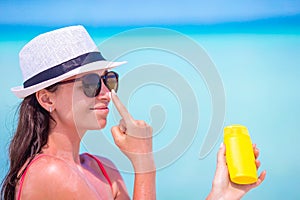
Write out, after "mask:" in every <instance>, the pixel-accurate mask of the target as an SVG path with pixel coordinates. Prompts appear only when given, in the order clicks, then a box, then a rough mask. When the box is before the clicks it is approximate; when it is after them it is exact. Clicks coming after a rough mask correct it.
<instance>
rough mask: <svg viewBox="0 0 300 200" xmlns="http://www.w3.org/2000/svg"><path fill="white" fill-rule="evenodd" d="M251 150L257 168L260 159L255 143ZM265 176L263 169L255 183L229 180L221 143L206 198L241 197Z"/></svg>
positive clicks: (232, 198)
mask: <svg viewBox="0 0 300 200" xmlns="http://www.w3.org/2000/svg"><path fill="white" fill-rule="evenodd" d="M253 151H254V155H255V159H256V160H255V164H256V167H257V168H259V167H260V161H259V160H257V158H258V156H259V150H258V149H257V148H256V145H253ZM265 176H266V171H263V172H262V173H261V174H260V176H259V177H258V180H257V182H256V183H253V184H248V185H240V184H235V183H233V182H231V181H230V178H229V173H228V168H227V164H226V158H225V145H224V144H222V145H221V147H220V149H219V152H218V158H217V169H216V173H215V177H214V180H213V184H212V190H211V192H210V194H209V195H208V197H207V199H209V200H211V199H230V200H235V199H241V198H242V197H243V196H244V195H245V194H246V193H247V192H248V191H249V190H251V189H253V188H255V187H257V186H259V185H260V184H261V183H262V182H263V181H264V179H265Z"/></svg>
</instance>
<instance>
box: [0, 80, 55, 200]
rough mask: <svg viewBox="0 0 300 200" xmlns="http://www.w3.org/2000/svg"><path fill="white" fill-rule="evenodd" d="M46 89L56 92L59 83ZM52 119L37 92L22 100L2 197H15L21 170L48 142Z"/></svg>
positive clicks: (9, 198) (8, 198)
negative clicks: (40, 102)
mask: <svg viewBox="0 0 300 200" xmlns="http://www.w3.org/2000/svg"><path fill="white" fill-rule="evenodd" d="M46 89H47V90H49V91H50V92H54V91H55V90H56V89H57V85H53V86H50V87H48V88H46ZM50 120H53V119H52V118H51V116H50V113H49V112H48V111H47V110H45V109H44V108H43V107H42V106H41V105H40V104H39V102H38V101H37V99H36V96H35V94H32V95H30V96H28V97H26V98H24V100H23V101H22V102H21V104H20V106H19V120H18V126H17V129H16V132H15V134H14V137H13V138H12V140H11V143H10V146H9V159H10V167H9V171H8V173H7V175H6V177H5V178H4V180H3V182H2V188H1V199H5V200H14V199H15V188H16V185H17V183H18V181H19V179H20V177H21V176H22V174H23V172H24V170H23V171H22V172H21V173H20V170H21V168H22V167H23V166H24V165H25V163H26V162H27V161H28V160H29V162H27V163H28V164H29V163H30V161H31V160H32V159H33V158H34V156H35V155H37V154H39V153H41V151H42V147H43V146H45V145H46V144H47V142H48V135H49V129H50ZM53 121H54V120H53ZM26 167H27V166H26ZM26 167H25V169H26Z"/></svg>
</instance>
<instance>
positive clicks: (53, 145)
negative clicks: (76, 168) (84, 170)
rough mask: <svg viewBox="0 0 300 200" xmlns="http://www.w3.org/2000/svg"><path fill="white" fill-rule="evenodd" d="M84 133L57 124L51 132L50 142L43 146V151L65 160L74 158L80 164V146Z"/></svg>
mask: <svg viewBox="0 0 300 200" xmlns="http://www.w3.org/2000/svg"><path fill="white" fill-rule="evenodd" d="M83 133H84V132H83ZM83 133H78V132H77V130H74V129H70V128H62V127H58V126H56V127H55V128H54V129H52V130H51V131H50V133H49V137H48V142H47V145H45V147H44V148H43V153H46V154H51V155H54V156H57V157H60V158H62V159H64V160H69V161H71V160H73V161H74V162H75V163H78V164H79V163H80V160H79V148H80V141H81V138H82V136H83Z"/></svg>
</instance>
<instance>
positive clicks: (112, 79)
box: [104, 72, 119, 92]
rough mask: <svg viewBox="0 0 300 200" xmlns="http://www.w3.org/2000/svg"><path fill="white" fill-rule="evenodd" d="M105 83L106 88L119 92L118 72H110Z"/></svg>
mask: <svg viewBox="0 0 300 200" xmlns="http://www.w3.org/2000/svg"><path fill="white" fill-rule="evenodd" d="M104 83H105V85H106V87H107V88H108V89H109V90H110V91H111V90H112V89H114V90H115V91H116V92H117V90H118V85H119V84H118V74H117V73H116V72H108V73H107V74H106V75H105V79H104Z"/></svg>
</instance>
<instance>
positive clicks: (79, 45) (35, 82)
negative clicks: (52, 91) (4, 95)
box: [11, 25, 126, 98]
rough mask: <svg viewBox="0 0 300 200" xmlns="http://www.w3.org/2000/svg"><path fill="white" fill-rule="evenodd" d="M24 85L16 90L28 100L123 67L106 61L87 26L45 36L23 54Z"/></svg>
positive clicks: (66, 29) (36, 40)
mask: <svg viewBox="0 0 300 200" xmlns="http://www.w3.org/2000/svg"><path fill="white" fill-rule="evenodd" d="M19 59H20V67H21V70H22V74H23V81H24V82H23V85H22V86H18V87H14V88H12V89H11V90H12V92H13V93H14V94H15V95H16V96H17V97H19V98H25V97H26V96H28V95H31V94H33V93H35V92H37V91H39V90H41V89H43V88H46V87H48V86H51V85H53V84H54V83H57V82H60V81H62V80H64V79H66V78H69V77H71V76H74V75H77V74H81V73H85V72H89V71H93V70H99V69H107V68H112V67H116V66H119V65H121V64H124V63H126V62H110V61H106V60H105V59H104V58H103V56H102V55H101V53H100V51H99V50H98V48H97V46H96V44H95V43H94V41H93V40H92V38H91V37H90V35H89V34H88V32H87V31H86V30H85V28H84V27H83V26H80V25H79V26H69V27H65V28H61V29H57V30H54V31H50V32H47V33H44V34H41V35H39V36H37V37H35V38H34V39H32V40H31V41H30V42H28V43H27V44H26V45H25V46H24V47H23V49H22V50H21V51H20V53H19Z"/></svg>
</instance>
